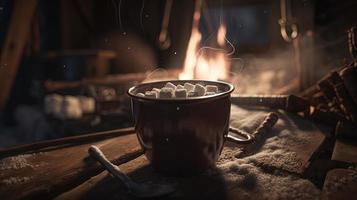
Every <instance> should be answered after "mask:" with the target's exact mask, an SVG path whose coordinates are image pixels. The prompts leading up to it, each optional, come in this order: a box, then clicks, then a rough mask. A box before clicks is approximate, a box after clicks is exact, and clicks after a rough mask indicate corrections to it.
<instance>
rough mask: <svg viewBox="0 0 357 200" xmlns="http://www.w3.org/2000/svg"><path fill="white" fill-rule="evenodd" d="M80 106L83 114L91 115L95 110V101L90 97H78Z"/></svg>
mask: <svg viewBox="0 0 357 200" xmlns="http://www.w3.org/2000/svg"><path fill="white" fill-rule="evenodd" d="M79 102H80V106H81V109H82V112H83V113H93V112H94V110H95V101H94V98H92V97H86V96H80V97H79Z"/></svg>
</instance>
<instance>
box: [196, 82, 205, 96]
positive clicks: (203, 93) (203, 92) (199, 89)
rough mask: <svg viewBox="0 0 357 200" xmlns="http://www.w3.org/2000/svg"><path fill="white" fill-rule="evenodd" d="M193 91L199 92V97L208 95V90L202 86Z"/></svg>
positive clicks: (198, 85)
mask: <svg viewBox="0 0 357 200" xmlns="http://www.w3.org/2000/svg"><path fill="white" fill-rule="evenodd" d="M193 91H194V92H197V94H198V96H204V95H205V93H206V88H205V87H204V86H203V85H201V84H196V85H195V88H194V89H193Z"/></svg>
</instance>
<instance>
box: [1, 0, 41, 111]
mask: <svg viewBox="0 0 357 200" xmlns="http://www.w3.org/2000/svg"><path fill="white" fill-rule="evenodd" d="M36 6H37V0H26V1H23V0H16V1H14V8H13V11H12V16H11V19H10V25H9V28H8V32H7V35H6V39H5V42H4V46H3V48H2V52H1V57H0V110H2V109H3V108H4V106H5V104H6V101H7V99H8V96H9V94H10V91H11V88H12V84H13V82H14V79H15V77H16V73H17V69H18V66H19V64H20V61H21V57H22V54H23V51H24V49H25V46H26V42H27V39H28V36H29V34H30V27H31V22H32V19H33V17H34V14H35V10H36Z"/></svg>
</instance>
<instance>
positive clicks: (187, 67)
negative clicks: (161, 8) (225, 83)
mask: <svg viewBox="0 0 357 200" xmlns="http://www.w3.org/2000/svg"><path fill="white" fill-rule="evenodd" d="M200 18H201V12H200V9H197V7H196V9H195V12H194V16H193V23H192V32H191V37H190V40H189V43H188V47H187V51H186V58H185V62H184V69H183V71H182V73H181V74H180V75H179V79H181V80H182V79H208V80H219V79H220V80H225V79H227V78H228V73H229V66H230V63H229V61H227V54H226V52H225V51H224V49H215V48H209V47H203V48H199V46H200V42H201V39H202V35H201V33H200V31H199V29H198V25H199V21H200ZM225 36H226V26H225V24H224V23H221V24H220V26H219V28H218V31H217V44H218V45H219V47H220V48H224V46H225V44H226V38H225Z"/></svg>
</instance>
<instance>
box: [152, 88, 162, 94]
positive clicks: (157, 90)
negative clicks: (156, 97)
mask: <svg viewBox="0 0 357 200" xmlns="http://www.w3.org/2000/svg"><path fill="white" fill-rule="evenodd" d="M151 91H155V92H157V93H158V94H159V93H160V89H159V88H153V89H152V90H151Z"/></svg>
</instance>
